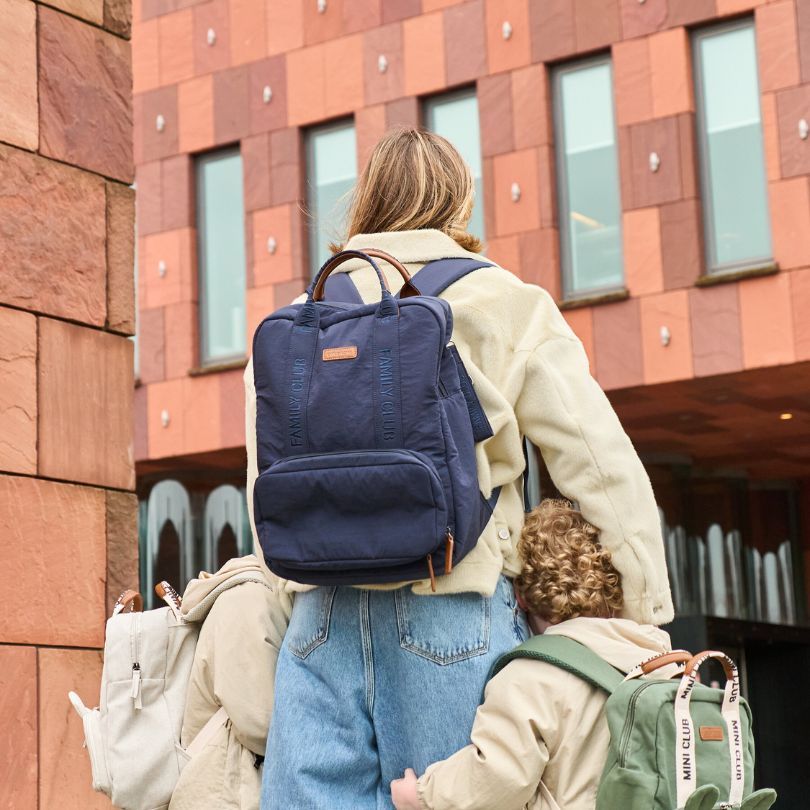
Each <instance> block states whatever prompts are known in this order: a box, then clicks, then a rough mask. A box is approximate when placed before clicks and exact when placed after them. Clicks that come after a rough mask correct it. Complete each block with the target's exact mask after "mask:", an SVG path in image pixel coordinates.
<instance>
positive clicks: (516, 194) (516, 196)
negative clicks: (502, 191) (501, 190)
mask: <svg viewBox="0 0 810 810" xmlns="http://www.w3.org/2000/svg"><path fill="white" fill-rule="evenodd" d="M519 201H520V186H519V185H518V184H517V183H512V202H519Z"/></svg>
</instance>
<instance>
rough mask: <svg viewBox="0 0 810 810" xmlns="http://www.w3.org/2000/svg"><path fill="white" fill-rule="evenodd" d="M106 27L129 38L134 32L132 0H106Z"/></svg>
mask: <svg viewBox="0 0 810 810" xmlns="http://www.w3.org/2000/svg"><path fill="white" fill-rule="evenodd" d="M104 27H105V28H106V29H107V30H108V31H112V32H113V33H114V34H120V35H121V36H122V37H126V38H127V39H128V38H129V37H130V36H131V34H132V0H104Z"/></svg>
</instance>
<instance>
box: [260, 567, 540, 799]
mask: <svg viewBox="0 0 810 810" xmlns="http://www.w3.org/2000/svg"><path fill="white" fill-rule="evenodd" d="M527 633H528V629H527V626H526V619H525V616H524V615H523V613H522V611H521V610H520V609H519V608H518V606H517V603H516V601H515V596H514V593H513V591H512V583H511V580H509V579H507V578H506V577H501V579H500V581H499V583H498V587H497V589H496V591H495V594H494V596H492V597H491V598H487V597H483V596H480V595H479V594H474V593H465V594H453V595H450V596H416V595H414V594H413V593H412V591H411V590H410V589H409V588H403V589H401V590H396V591H367V590H359V589H357V588H348V587H339V588H334V587H330V588H326V587H324V588H316V589H315V590H313V591H307V592H306V593H303V594H298V595H296V598H295V603H294V606H293V612H292V617H291V619H290V626H289V629H288V630H287V635H286V637H285V639H284V645H283V647H282V650H281V654H280V655H279V659H278V669H277V673H276V698H275V708H274V711H273V719H272V723H271V725H270V733H269V735H268V738H267V758H266V760H265V764H264V775H263V780H262V800H261V807H262V810H277V809H278V810H281V808H284V810H288V809H289V808H293V809H294V810H320V808H323V809H324V810H326V808H329V810H372V808H373V810H378V809H379V808H392V807H393V804H392V803H391V792H390V788H389V783H390V781H391V780H392V779H396V778H398V777H400V776H402V772H403V771H404V770H405V768H407V767H412V768H414V769H415V770H416V772H417V773H422V772H423V771H424V770H425V768H426V767H427V766H428V765H429V764H430V763H431V762H435V761H437V760H440V759H444V758H446V757H448V756H449V755H450V754H452V753H453V752H455V751H457V750H458V749H459V748H462V747H464V746H465V745H467V743H468V742H469V738H470V731H471V729H472V724H473V720H474V718H475V710H476V708H477V707H478V704H479V703H480V702H481V697H482V693H483V688H484V685H485V682H486V678H487V674H488V673H489V670H490V667H491V666H492V664H493V663H494V662H495V660H496V659H497V658H498V657H499V656H500V655H502V654H503V653H505V652H507V651H509V650H511V649H512V648H513V647H515V645H517V644H519V643H520V642H521V641H523V640H524V639H525V638H526V636H527Z"/></svg>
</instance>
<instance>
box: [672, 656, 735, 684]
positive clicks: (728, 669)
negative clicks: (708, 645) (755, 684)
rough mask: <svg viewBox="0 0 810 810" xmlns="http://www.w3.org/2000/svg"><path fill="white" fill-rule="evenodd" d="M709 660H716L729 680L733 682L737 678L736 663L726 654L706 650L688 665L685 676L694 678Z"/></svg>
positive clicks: (693, 658)
mask: <svg viewBox="0 0 810 810" xmlns="http://www.w3.org/2000/svg"><path fill="white" fill-rule="evenodd" d="M709 658H714V660H715V661H719V662H720V663H721V664H722V665H723V670H724V672H725V673H726V678H728V680H730V681H731V680H733V679H734V678H736V677H737V667H736V665H735V663H734V662H733V661H732V660H731V659H730V658H729V657H728V656H727V655H726V654H725V653H724V652H720V650H704V651H703V652H699V653H698V654H697V655H695V656H694V657H692V658H691V659H690V660H689V663H688V664H687V665H686V669H685V670H684V673H683V674H684V676H686V677H689V678H691V677H693V676H694V675H695V674H696V670H697V669H699V668H700V666H701V665H702V664H703V663H704V662H705V661H708V660H709Z"/></svg>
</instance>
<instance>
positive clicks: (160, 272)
mask: <svg viewBox="0 0 810 810" xmlns="http://www.w3.org/2000/svg"><path fill="white" fill-rule="evenodd" d="M167 269H168V268H167V267H166V262H164V261H163V259H161V260H160V261H159V262H158V275H159V276H160V277H161V278H166V271H167Z"/></svg>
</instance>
